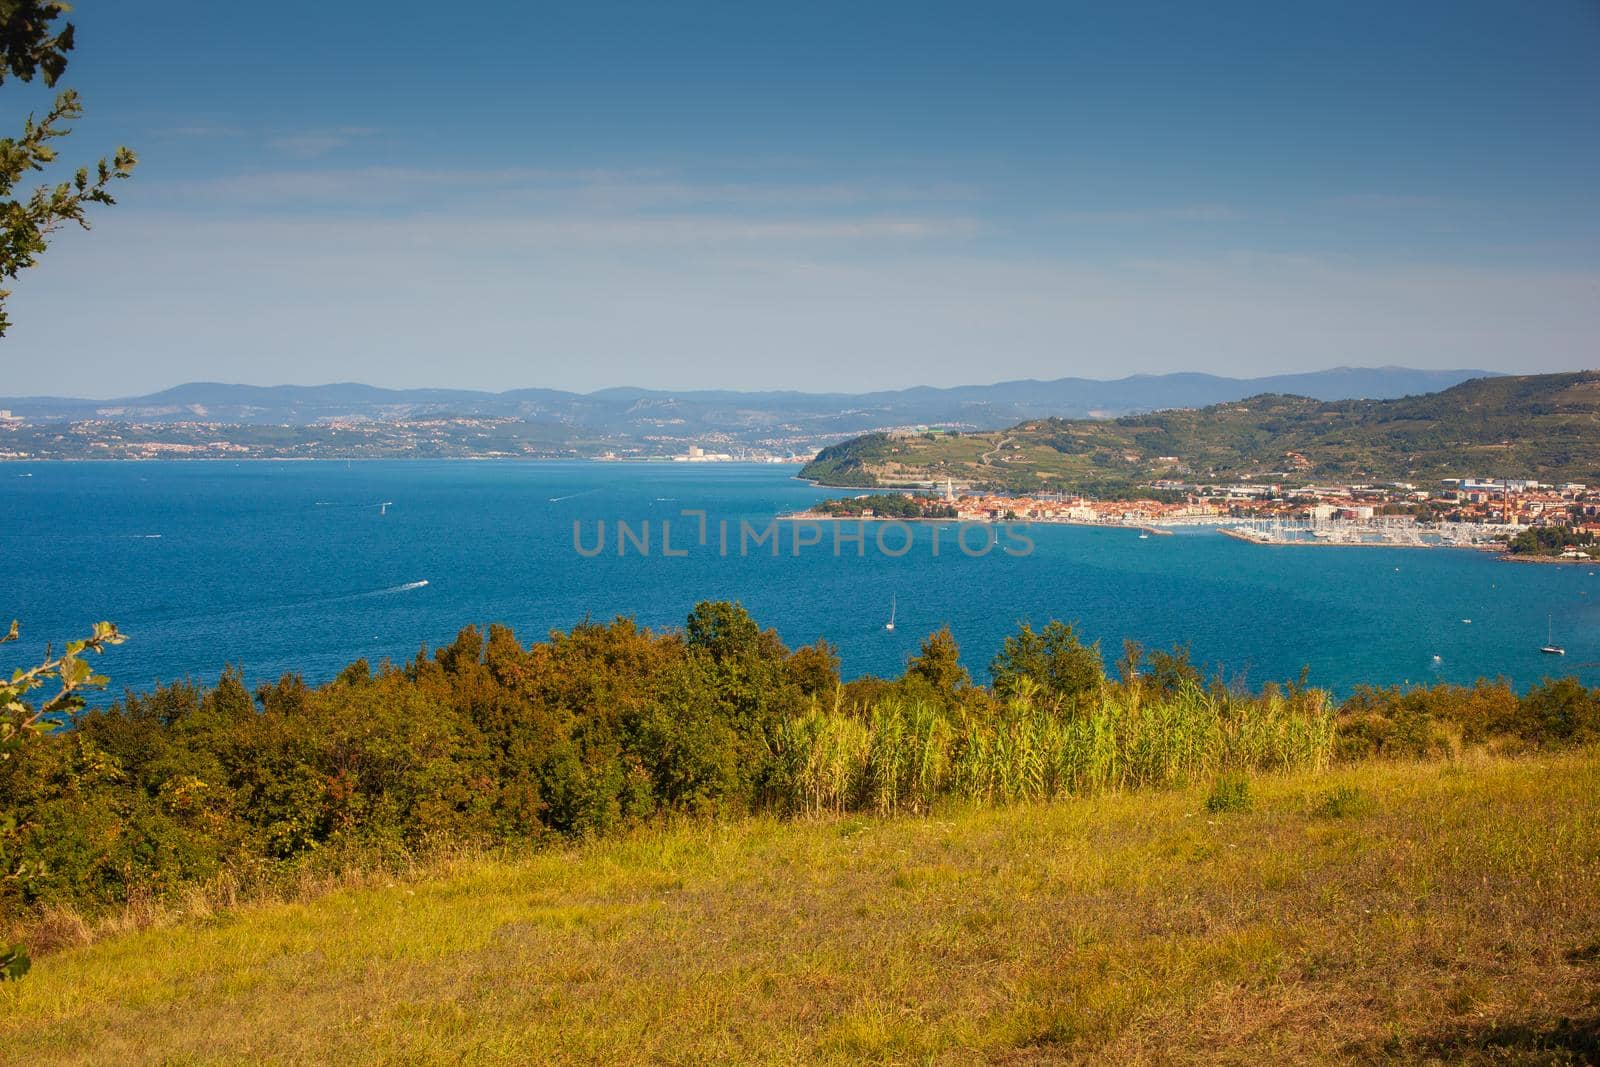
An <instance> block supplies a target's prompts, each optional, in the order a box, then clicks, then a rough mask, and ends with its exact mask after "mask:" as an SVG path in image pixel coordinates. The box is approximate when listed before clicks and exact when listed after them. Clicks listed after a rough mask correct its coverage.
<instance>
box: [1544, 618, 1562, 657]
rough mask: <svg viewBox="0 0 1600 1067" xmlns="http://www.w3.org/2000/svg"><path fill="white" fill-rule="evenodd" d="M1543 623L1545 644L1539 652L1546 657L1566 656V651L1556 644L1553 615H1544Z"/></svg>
mask: <svg viewBox="0 0 1600 1067" xmlns="http://www.w3.org/2000/svg"><path fill="white" fill-rule="evenodd" d="M1544 621H1545V624H1546V626H1547V629H1546V630H1545V643H1544V647H1543V648H1541V649H1540V650H1539V651H1540V652H1543V653H1544V654H1545V655H1547V656H1565V655H1566V654H1567V650H1566V649H1564V648H1562V647H1561V646H1560V645H1558V644H1556V623H1555V617H1554V616H1553V615H1546V616H1545V620H1544Z"/></svg>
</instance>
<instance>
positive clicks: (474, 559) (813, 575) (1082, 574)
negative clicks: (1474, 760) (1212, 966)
mask: <svg viewBox="0 0 1600 1067" xmlns="http://www.w3.org/2000/svg"><path fill="white" fill-rule="evenodd" d="M794 473H795V468H793V467H786V466H759V465H742V464H604V463H583V462H569V463H561V462H542V463H530V462H515V461H504V462H499V461H493V462H469V461H438V462H434V461H395V462H358V463H344V462H300V463H265V462H245V463H221V462H181V461H178V462H107V463H34V464H25V463H24V464H17V463H12V464H0V514H3V515H4V520H3V522H0V615H5V616H6V617H7V618H9V617H11V616H15V617H17V618H20V619H21V620H22V621H23V625H24V628H25V629H24V633H25V637H27V638H28V640H27V641H25V642H23V643H22V644H20V645H11V646H7V647H6V648H5V649H4V650H0V669H4V670H6V671H8V672H9V670H10V669H11V667H12V666H14V665H19V664H20V663H21V662H22V661H23V660H24V658H26V656H28V655H34V654H37V653H38V652H39V651H40V650H41V649H42V646H43V643H44V641H45V640H46V639H56V640H60V639H63V638H66V637H71V636H78V635H80V634H82V633H83V632H85V631H86V629H87V627H88V625H89V623H91V622H92V621H94V620H96V619H102V618H105V619H112V620H114V621H116V622H117V623H118V625H119V626H121V627H122V629H123V630H124V631H125V632H126V633H128V634H129V635H130V640H129V641H128V643H127V644H125V645H122V646H120V647H118V648H115V649H113V650H111V651H110V652H109V653H108V654H107V655H106V656H104V657H103V659H102V660H100V662H99V668H100V669H101V670H103V671H104V672H105V673H108V674H110V675H111V676H112V677H113V679H114V682H115V685H116V686H117V687H122V686H131V687H134V688H145V687H148V686H149V685H150V684H151V683H153V682H155V681H156V680H158V679H160V680H171V679H175V678H181V677H185V676H189V677H195V678H198V679H203V680H208V681H209V680H213V679H214V678H215V676H216V675H217V673H218V672H219V671H220V670H221V669H222V667H223V666H224V665H225V664H234V665H237V666H240V667H242V668H243V669H244V671H245V673H246V675H247V677H248V679H249V680H250V681H251V682H252V683H256V682H260V681H265V680H270V679H273V678H275V677H277V676H278V675H280V674H281V673H283V672H286V671H295V672H299V673H301V674H303V675H304V676H305V677H306V678H307V679H308V680H312V681H319V680H324V679H327V678H329V677H331V676H332V675H333V674H335V673H337V671H338V670H339V669H340V668H341V667H343V666H344V665H345V664H347V663H349V662H350V661H352V660H354V659H356V658H358V657H366V658H367V659H369V660H371V661H373V662H376V661H378V660H381V659H383V658H384V657H389V658H392V659H394V660H397V661H398V660H403V659H406V658H409V657H411V656H412V655H414V654H415V653H416V651H417V649H418V647H419V646H421V645H424V644H426V645H429V646H434V645H438V644H440V643H443V642H447V641H449V640H450V639H451V638H452V637H453V636H454V634H455V633H456V631H457V630H459V629H460V628H461V627H462V626H466V625H470V624H484V623H489V622H501V623H505V624H507V625H510V626H511V627H513V628H514V629H515V630H516V631H517V633H518V634H519V636H521V637H522V638H523V640H524V641H528V640H533V639H535V638H540V637H543V636H544V635H545V634H546V633H547V632H548V631H549V630H550V629H552V628H563V629H564V628H567V627H570V626H571V625H573V624H574V623H576V622H579V621H581V620H583V619H584V618H593V619H596V620H607V619H610V618H611V617H613V616H616V615H632V616H634V617H635V618H636V619H637V620H638V621H639V622H640V623H641V624H642V625H646V626H650V627H655V628H660V627H670V626H676V625H681V624H682V622H683V619H684V617H685V615H686V614H687V613H688V611H689V610H690V608H691V607H693V605H694V603H695V602H696V601H698V600H703V599H733V600H739V601H742V602H743V603H744V605H745V606H746V607H747V608H749V610H750V611H751V612H752V613H753V614H754V615H755V617H756V618H757V619H758V620H760V621H761V622H762V623H763V624H764V625H769V626H774V627H776V628H777V630H778V632H779V633H780V634H781V635H782V636H783V638H784V640H785V641H787V642H788V643H789V644H790V645H799V644H802V643H806V642H810V641H813V640H815V639H817V638H819V637H824V638H827V639H828V640H829V641H832V642H833V643H834V644H835V645H836V646H837V647H838V650H839V653H840V655H841V657H842V659H843V666H844V671H845V674H846V675H847V676H855V675H859V674H864V673H877V674H883V673H897V672H898V671H899V670H900V669H901V667H902V666H903V664H904V662H905V659H906V657H907V656H908V655H909V654H911V653H912V652H914V651H915V649H916V646H917V644H918V642H919V641H920V640H921V638H922V637H923V636H924V635H926V634H927V633H929V632H930V631H932V630H934V629H936V628H938V627H939V626H941V625H944V624H946V623H948V624H949V625H950V626H951V628H952V630H953V631H954V633H955V635H956V637H957V639H958V640H959V641H960V643H961V646H962V650H963V654H964V657H965V659H966V662H967V665H968V667H969V669H970V670H971V671H972V672H973V674H974V676H975V677H977V678H979V679H980V680H986V679H987V671H986V665H987V663H988V661H989V659H990V657H991V656H992V655H993V654H994V652H995V651H996V649H997V648H998V647H999V646H1000V643H1001V641H1002V639H1003V638H1004V636H1005V635H1006V634H1007V633H1009V632H1011V631H1012V630H1013V629H1014V628H1015V626H1016V624H1017V622H1018V621H1019V620H1021V619H1030V620H1032V621H1033V622H1034V623H1036V624H1041V623H1043V622H1045V621H1048V620H1049V619H1051V618H1061V619H1068V620H1078V621H1080V622H1081V623H1082V625H1083V628H1084V629H1085V630H1086V631H1087V633H1088V635H1089V636H1090V637H1091V638H1095V639H1099V640H1101V641H1102V642H1103V643H1104V648H1105V650H1106V653H1107V656H1106V658H1107V660H1108V661H1109V660H1112V659H1114V658H1115V655H1116V653H1117V651H1118V650H1119V649H1120V646H1121V642H1122V639H1123V638H1125V637H1127V638H1134V639H1136V640H1138V641H1140V642H1142V643H1143V644H1145V645H1146V646H1154V647H1168V646H1171V645H1174V644H1178V643H1187V644H1189V645H1190V646H1191V647H1192V650H1193V653H1194V655H1195V657H1196V658H1197V659H1199V660H1202V661H1205V662H1207V663H1210V664H1213V665H1220V666H1222V667H1224V668H1225V669H1226V671H1227V673H1228V674H1229V675H1230V676H1241V675H1242V676H1244V677H1245V678H1247V679H1248V680H1250V681H1255V682H1259V681H1265V680H1268V679H1287V678H1293V677H1296V676H1298V674H1299V672H1300V670H1301V668H1302V667H1306V668H1308V669H1309V672H1310V679H1311V681H1312V683H1313V684H1317V685H1323V686H1328V687H1331V688H1333V689H1335V690H1337V691H1339V692H1346V691H1348V690H1349V689H1350V688H1351V687H1352V686H1354V685H1356V684H1359V683H1362V682H1371V683H1385V684H1387V683H1398V682H1410V683H1424V682H1431V681H1435V680H1445V681H1453V682H1467V681H1471V680H1472V679H1474V678H1477V677H1479V676H1488V677H1495V676H1503V677H1506V678H1509V679H1511V680H1512V681H1513V682H1515V683H1516V684H1518V685H1519V686H1527V685H1529V684H1532V683H1533V682H1536V681H1537V680H1539V679H1540V678H1541V677H1543V676H1544V675H1546V674H1552V673H1553V674H1567V673H1574V674H1577V675H1578V676H1579V677H1581V678H1583V679H1584V680H1585V681H1586V682H1588V683H1589V684H1591V685H1592V684H1596V683H1600V662H1597V661H1600V628H1597V624H1600V603H1597V601H1600V576H1597V575H1596V574H1595V573H1594V572H1593V571H1592V570H1591V569H1590V568H1588V567H1583V566H1538V565H1525V564H1513V563H1503V562H1500V561H1497V560H1496V559H1495V558H1494V557H1493V556H1492V555H1489V554H1486V553H1479V552H1473V551H1465V550H1449V549H1399V548H1397V549H1387V548H1351V547H1344V548H1341V547H1332V546H1314V547H1263V546H1258V545H1250V544H1245V543H1241V542H1239V541H1236V540H1233V539H1231V538H1227V537H1223V536H1220V535H1218V534H1217V533H1216V532H1214V531H1212V530H1207V529H1196V530H1185V531H1180V532H1179V533H1177V534H1176V535H1174V536H1170V537H1150V538H1146V539H1140V538H1139V537H1138V535H1137V532H1136V531H1132V530H1119V529H1087V528H1081V527H1067V526H1033V527H1032V528H1031V529H1030V530H1029V536H1031V538H1032V539H1033V543H1034V546H1035V547H1034V550H1033V551H1032V552H1031V553H1030V554H1027V555H1025V556H1012V555H1007V554H1006V553H1005V552H1004V551H1002V550H1001V549H999V548H996V549H994V550H992V551H990V552H989V553H988V554H986V555H984V556H981V557H977V558H974V557H971V556H968V555H966V554H964V553H963V552H962V551H960V550H959V548H958V547H957V545H956V542H955V534H956V529H955V528H954V527H953V526H951V527H944V528H942V531H941V528H939V527H935V526H933V525H931V524H926V525H919V526H918V527H917V528H916V530H915V538H916V541H915V543H914V544H913V545H912V546H911V548H910V550H909V551H907V552H906V553H905V554H904V555H902V556H899V557H897V558H896V557H891V556H888V555H885V554H883V553H881V552H880V551H879V550H878V549H877V547H876V546H875V544H874V536H875V533H876V529H875V528H872V527H870V526H869V528H868V529H867V543H866V546H865V555H864V556H858V555H857V554H856V549H855V547H854V546H853V545H852V544H850V543H845V544H844V545H843V546H842V547H843V552H842V553H841V554H840V555H838V556H835V554H834V552H833V546H832V542H831V537H830V536H829V535H828V533H827V532H826V531H824V532H823V539H822V543H821V544H820V545H817V546H812V547H805V548H803V549H802V550H801V552H800V554H799V555H798V556H796V555H795V554H793V548H792V544H793V536H792V530H789V529H784V530H782V532H781V537H782V538H783V541H782V550H781V554H780V555H779V556H778V557H776V558H774V557H773V556H771V555H770V554H769V550H768V548H767V547H766V546H760V547H755V548H751V549H750V550H749V551H747V553H746V554H744V555H741V554H740V552H739V522H740V520H741V519H743V520H748V521H749V522H751V523H752V524H753V526H754V527H755V528H757V529H760V528H763V527H764V526H765V525H766V523H767V521H768V520H769V519H770V518H771V517H772V516H773V515H774V514H776V513H777V512H779V511H785V510H793V509H796V508H799V507H801V506H803V505H805V504H807V503H809V502H811V501H814V500H818V499H822V498H824V497H827V496H830V495H838V493H837V491H834V492H832V493H830V492H829V491H825V490H819V489H817V488H815V487H812V486H810V485H808V484H806V483H804V482H801V481H799V480H797V479H796V478H795V477H794ZM386 501H387V502H390V503H389V505H388V507H387V508H384V507H381V506H380V505H381V504H383V502H386ZM685 509H703V510H704V511H705V512H706V513H707V521H708V535H709V536H708V538H707V542H708V543H707V544H706V545H705V546H703V547H702V546H701V545H699V544H698V543H697V539H698V538H697V535H698V525H699V522H698V518H697V517H694V516H683V515H682V514H681V512H682V511H683V510H685ZM619 519H621V520H624V521H627V522H628V523H629V524H630V526H631V528H632V529H634V530H635V531H637V530H640V529H641V528H643V527H644V526H645V525H646V524H648V525H649V526H650V528H651V536H652V541H651V546H650V547H651V553H650V555H648V556H644V555H641V554H639V553H638V552H637V551H634V550H633V546H632V545H630V546H629V551H628V553H627V554H626V555H624V556H621V557H620V558H619V556H618V555H617V544H616V540H617V539H616V527H615V524H616V522H617V520H619ZM602 520H603V521H604V522H605V523H606V527H607V541H606V545H605V551H603V552H602V553H600V554H599V555H597V556H595V557H593V558H585V557H583V556H581V555H580V554H578V553H577V552H576V551H575V550H574V543H573V524H574V522H577V523H579V524H580V530H581V534H582V538H583V543H584V545H585V547H586V548H592V547H593V545H594V543H595V538H596V536H597V530H598V524H599V522H601V521H602ZM663 520H666V521H669V522H671V523H672V541H671V543H672V546H673V548H674V550H675V551H682V552H685V553H686V554H685V555H682V556H671V557H668V556H664V555H662V553H661V543H660V537H661V523H662V522H663ZM721 521H727V522H728V523H729V524H730V541H729V554H728V555H727V556H723V555H722V554H721V553H720V552H719V551H718V540H719V538H718V524H719V522H721ZM846 529H847V530H848V531H849V532H853V531H854V526H853V524H852V525H851V526H849V527H847V528H846ZM936 532H937V533H939V534H940V548H941V550H940V553H939V555H938V556H934V555H933V554H932V538H933V536H934V535H935V533H936ZM982 542H983V538H982V537H981V536H978V532H974V533H973V534H970V535H969V544H970V545H971V546H973V547H978V546H980V545H981V544H982ZM886 543H887V545H888V547H889V548H891V549H898V548H899V544H898V538H897V537H888V538H887V541H886ZM1011 544H1012V545H1013V547H1014V548H1015V547H1017V543H1016V542H1012V543H1011ZM1597 569H1600V568H1597ZM424 582H425V583H426V584H422V583H424ZM891 597H893V598H894V600H895V602H896V604H897V619H896V621H897V624H898V625H897V627H896V629H895V630H894V631H893V632H889V631H886V630H885V629H884V622H885V620H886V618H887V616H888V613H889V608H890V601H891ZM1547 616H1550V617H1551V618H1552V619H1553V625H1554V630H1555V636H1556V640H1557V641H1558V642H1559V643H1562V644H1564V645H1565V646H1566V648H1567V650H1568V655H1567V656H1565V657H1563V658H1560V659H1557V658H1555V657H1551V656H1543V655H1541V654H1540V653H1539V651H1538V649H1539V646H1540V645H1542V644H1544V642H1545V635H1546V617H1547ZM1468 619H1470V620H1471V622H1470V623H1469V622H1467V621H1465V620H1468ZM4 621H5V620H0V624H3V622H4ZM4 653H10V654H4Z"/></svg>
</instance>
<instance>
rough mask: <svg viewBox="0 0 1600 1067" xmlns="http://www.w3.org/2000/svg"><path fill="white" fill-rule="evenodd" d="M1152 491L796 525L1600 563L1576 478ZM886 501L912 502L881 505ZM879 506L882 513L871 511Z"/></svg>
mask: <svg viewBox="0 0 1600 1067" xmlns="http://www.w3.org/2000/svg"><path fill="white" fill-rule="evenodd" d="M1148 490H1149V495H1148V496H1145V497H1138V498H1134V499H1119V500H1100V499H1093V498H1091V497H1087V496H1082V495H1074V494H1067V493H1060V494H1039V495H1020V494H1017V495H1014V494H1002V493H993V492H971V491H966V490H961V489H958V488H957V487H956V486H955V485H954V484H953V483H950V482H947V483H945V485H944V486H942V487H938V488H933V487H928V488H924V489H921V490H914V491H911V492H910V493H909V494H884V493H883V492H882V491H878V493H877V494H876V495H862V496H858V497H854V498H846V499H845V500H839V501H828V502H825V503H824V504H822V505H818V506H815V507H813V508H812V509H810V511H808V512H806V513H804V514H803V515H796V516H792V517H795V518H800V517H809V518H833V519H838V518H863V519H871V518H906V517H908V516H909V517H921V518H930V519H932V518H948V519H954V520H957V521H964V522H1033V523H1062V524H1070V525H1087V526H1120V527H1134V528H1138V529H1141V530H1144V531H1147V532H1150V533H1163V532H1169V531H1170V528H1172V527H1181V526H1208V527H1216V528H1217V529H1218V530H1219V531H1221V532H1223V533H1225V534H1228V535H1229V536H1232V537H1236V538H1239V539H1241V540H1246V541H1251V542H1254V543H1258V544H1327V545H1389V546H1409V547H1430V546H1437V547H1472V548H1485V549H1494V550H1499V551H1502V552H1506V553H1507V554H1509V555H1516V556H1520V557H1525V558H1530V559H1532V558H1541V559H1568V560H1573V561H1580V562H1581V561H1587V560H1589V559H1590V558H1591V554H1593V557H1594V558H1600V545H1597V544H1596V540H1597V538H1600V489H1595V490H1592V489H1591V488H1590V487H1589V486H1587V485H1584V484H1579V483H1564V484H1560V485H1552V484H1543V483H1539V482H1536V481H1531V480H1516V479H1500V480H1486V479H1480V478H1447V479H1443V480H1442V481H1441V482H1440V484H1438V485H1436V486H1431V487H1425V486H1419V485H1415V484H1410V483H1390V484H1385V485H1323V486H1315V485H1313V486H1286V485H1282V484H1254V483H1241V484H1226V485H1197V484H1183V483H1178V482H1170V481H1167V482H1155V483H1152V484H1151V485H1149V486H1148ZM891 496H901V497H905V496H909V498H910V500H912V501H915V502H916V505H915V508H914V509H908V507H907V505H906V504H904V503H895V504H891V505H889V506H885V502H886V501H887V500H889V498H890V497H891ZM874 504H876V505H877V506H874Z"/></svg>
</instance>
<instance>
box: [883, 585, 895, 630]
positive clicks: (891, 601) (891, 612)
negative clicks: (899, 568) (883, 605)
mask: <svg viewBox="0 0 1600 1067" xmlns="http://www.w3.org/2000/svg"><path fill="white" fill-rule="evenodd" d="M894 609H895V602H894V594H893V593H891V594H889V621H888V622H886V623H884V624H883V628H884V629H885V630H893V629H894Z"/></svg>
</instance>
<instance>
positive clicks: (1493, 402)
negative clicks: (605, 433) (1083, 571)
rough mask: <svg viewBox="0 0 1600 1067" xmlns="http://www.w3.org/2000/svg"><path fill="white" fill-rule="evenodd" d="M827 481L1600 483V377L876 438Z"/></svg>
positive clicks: (842, 452)
mask: <svg viewBox="0 0 1600 1067" xmlns="http://www.w3.org/2000/svg"><path fill="white" fill-rule="evenodd" d="M801 473H802V475H803V476H804V477H806V478H810V479H813V480H815V481H818V482H820V483H822V484H824V485H841V486H888V485H899V484H909V483H914V482H919V481H922V482H927V481H935V482H937V481H942V480H944V479H946V478H951V479H954V480H956V481H958V482H966V483H970V484H972V485H973V486H975V487H984V488H997V489H1011V490H1021V491H1027V490H1039V489H1056V488H1059V489H1071V490H1076V491H1083V492H1101V493H1114V492H1119V491H1127V490H1129V489H1131V488H1132V487H1134V486H1138V485H1142V484H1145V483H1148V482H1150V481H1153V480H1156V479H1162V478H1170V479H1176V480H1181V481H1190V482H1193V481H1207V482H1209V481H1239V480H1246V479H1271V480H1273V481H1282V482H1287V483H1291V484H1303V483H1310V482H1318V481H1346V482H1348V481H1353V482H1367V481H1397V480H1398V481H1411V482H1418V483H1426V482H1432V481H1436V480H1437V479H1439V478H1444V477H1463V476H1472V477H1480V478H1536V479H1539V480H1541V481H1563V482H1564V481H1579V482H1600V371H1580V372H1575V373H1568V374H1540V375H1528V376H1521V377H1496V378H1477V379H1473V380H1471V381H1467V382H1463V383H1461V384H1460V385H1456V386H1454V387H1452V388H1449V389H1446V390H1444V391H1442V392H1438V393H1429V394H1425V395H1421V396H1409V397H1404V398H1401V399H1397V400H1340V401H1317V400H1312V399H1309V398H1306V397H1299V396H1284V395H1278V394H1263V395H1260V396H1253V397H1250V398H1248V399H1245V400H1240V401H1236V402H1231V403H1225V404H1216V405H1213V406H1211V407H1204V408H1196V409H1181V410H1169V411H1159V412H1153V413H1150V414H1145V415H1130V416H1126V417H1124V418H1119V419H1106V420H1096V419H1059V418H1047V419H1036V420H1031V421H1028V422H1023V423H1019V424H1018V425H1016V426H1013V427H1011V428H1010V429H1007V430H998V431H993V432H986V433H964V434H951V433H928V434H918V435H900V434H869V435H867V436H864V437H858V438H855V439H853V440H850V441H846V442H844V443H842V444H838V445H834V446H832V447H830V448H825V449H823V450H822V451H821V452H819V453H818V454H817V457H816V459H814V460H813V461H812V462H811V463H809V464H808V465H807V466H806V467H805V468H804V470H803V471H802V472H801Z"/></svg>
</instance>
